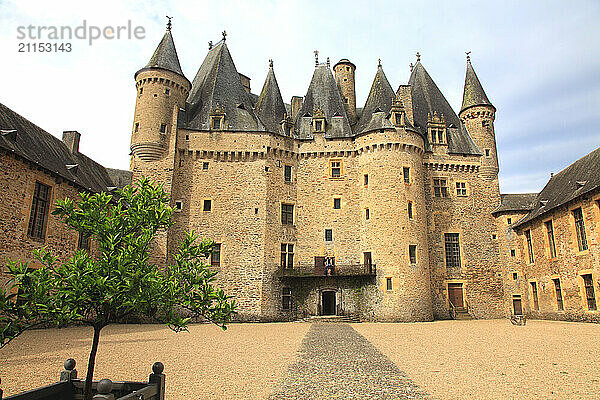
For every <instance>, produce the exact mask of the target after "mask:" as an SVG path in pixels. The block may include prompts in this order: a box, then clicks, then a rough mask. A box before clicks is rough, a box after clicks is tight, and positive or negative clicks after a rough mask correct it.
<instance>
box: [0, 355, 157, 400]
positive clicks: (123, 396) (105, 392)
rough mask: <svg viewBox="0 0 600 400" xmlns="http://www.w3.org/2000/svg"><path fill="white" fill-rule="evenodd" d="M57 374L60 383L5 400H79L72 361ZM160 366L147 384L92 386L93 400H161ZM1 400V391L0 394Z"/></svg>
mask: <svg viewBox="0 0 600 400" xmlns="http://www.w3.org/2000/svg"><path fill="white" fill-rule="evenodd" d="M64 367H65V369H64V371H62V372H61V373H60V381H59V382H57V383H54V384H52V385H48V386H43V387H40V388H37V389H33V390H29V391H27V392H23V393H19V394H16V395H13V396H8V397H5V398H4V399H5V400H82V399H83V390H84V388H85V380H82V379H78V378H77V370H76V369H75V360H73V359H72V358H69V359H68V360H67V361H65V363H64ZM163 370H164V366H163V365H162V363H160V362H157V363H154V365H153V366H152V373H151V374H150V377H149V379H148V382H112V381H111V380H110V379H102V380H100V381H94V382H92V392H93V393H96V394H95V395H94V397H93V399H94V400H133V399H135V400H139V399H144V400H164V399H165V375H164V374H163ZM0 400H2V391H0Z"/></svg>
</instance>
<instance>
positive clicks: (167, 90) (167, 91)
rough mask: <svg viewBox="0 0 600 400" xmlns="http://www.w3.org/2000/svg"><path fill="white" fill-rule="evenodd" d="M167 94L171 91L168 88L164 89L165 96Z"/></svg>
mask: <svg viewBox="0 0 600 400" xmlns="http://www.w3.org/2000/svg"><path fill="white" fill-rule="evenodd" d="M169 93H171V90H169V89H168V88H166V89H165V94H166V95H167V96H168V95H169Z"/></svg>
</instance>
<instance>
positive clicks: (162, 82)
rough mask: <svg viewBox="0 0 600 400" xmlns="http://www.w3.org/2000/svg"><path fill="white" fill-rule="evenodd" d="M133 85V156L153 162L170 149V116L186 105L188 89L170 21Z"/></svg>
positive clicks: (173, 128)
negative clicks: (134, 89)
mask: <svg viewBox="0 0 600 400" xmlns="http://www.w3.org/2000/svg"><path fill="white" fill-rule="evenodd" d="M135 86H136V89H137V98H136V102H135V114H134V119H133V130H132V136H131V152H132V157H133V158H139V159H141V160H142V161H156V160H159V159H161V158H162V157H163V156H164V154H165V150H166V149H167V148H168V147H169V137H170V136H171V134H172V133H173V131H174V130H175V127H174V126H173V122H174V118H173V115H176V112H177V111H178V110H179V108H180V107H183V106H184V105H185V100H186V98H187V96H188V93H189V91H190V89H191V83H190V81H189V80H188V79H187V78H186V77H185V76H184V75H183V71H182V70H181V66H180V65H179V59H178V58H177V51H176V50H175V44H174V42H173V36H172V35H171V21H170V19H169V22H168V24H167V31H166V32H165V35H164V36H163V38H162V40H161V41H160V44H159V45H158V47H157V48H156V51H155V52H154V54H153V55H152V57H151V58H150V61H149V62H148V64H146V66H145V67H144V68H142V69H140V70H139V71H137V72H136V73H135ZM174 113H175V114H174Z"/></svg>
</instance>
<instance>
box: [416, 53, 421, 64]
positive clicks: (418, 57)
mask: <svg viewBox="0 0 600 400" xmlns="http://www.w3.org/2000/svg"><path fill="white" fill-rule="evenodd" d="M419 61H421V53H419V52H418V51H417V62H419Z"/></svg>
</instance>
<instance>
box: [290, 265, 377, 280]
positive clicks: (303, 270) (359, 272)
mask: <svg viewBox="0 0 600 400" xmlns="http://www.w3.org/2000/svg"><path fill="white" fill-rule="evenodd" d="M279 273H280V276H282V277H317V276H375V275H377V266H376V265H375V264H335V265H333V268H331V273H330V274H328V273H327V268H326V267H324V266H315V265H314V264H297V265H294V268H281V267H280V269H279Z"/></svg>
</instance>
